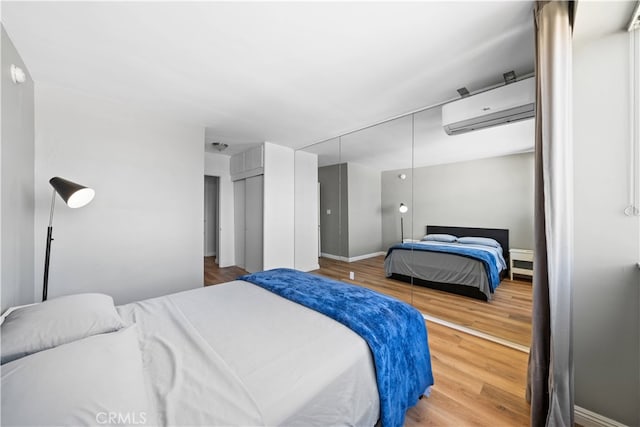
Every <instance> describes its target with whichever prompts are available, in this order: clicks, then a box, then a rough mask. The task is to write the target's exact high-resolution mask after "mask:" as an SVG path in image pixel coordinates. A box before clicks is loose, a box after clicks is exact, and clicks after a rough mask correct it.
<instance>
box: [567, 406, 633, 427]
mask: <svg viewBox="0 0 640 427" xmlns="http://www.w3.org/2000/svg"><path fill="white" fill-rule="evenodd" d="M573 417H574V421H575V423H576V424H580V425H581V426H583V427H627V426H626V425H625V424H622V423H619V422H617V421H616V420H612V419H611V418H607V417H605V416H604V415H600V414H596V413H595V412H591V411H590V410H588V409H584V408H582V407H580V406H578V405H575V406H574V409H573Z"/></svg>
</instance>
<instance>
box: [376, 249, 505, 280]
mask: <svg viewBox="0 0 640 427" xmlns="http://www.w3.org/2000/svg"><path fill="white" fill-rule="evenodd" d="M395 249H406V250H412V249H413V250H416V251H427V252H444V253H448V254H456V255H461V256H465V257H468V258H473V259H477V260H478V261H482V263H483V264H484V268H485V270H486V271H487V276H488V277H489V285H490V286H491V292H494V291H495V290H496V288H497V287H498V285H499V284H500V271H499V270H498V266H496V262H495V260H494V259H493V255H492V254H491V253H489V252H486V251H483V250H480V249H476V248H470V247H468V246H465V245H460V246H453V245H451V246H449V245H447V246H445V245H442V246H440V245H425V244H424V243H398V244H396V245H393V246H391V247H390V248H389V250H388V251H387V257H388V256H389V255H390V254H391V252H393V251H394V250H395ZM385 258H386V257H385Z"/></svg>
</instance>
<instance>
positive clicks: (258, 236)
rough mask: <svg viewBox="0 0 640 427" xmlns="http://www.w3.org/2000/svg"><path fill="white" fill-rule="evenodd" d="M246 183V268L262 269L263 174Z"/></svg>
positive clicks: (250, 271)
mask: <svg viewBox="0 0 640 427" xmlns="http://www.w3.org/2000/svg"><path fill="white" fill-rule="evenodd" d="M245 181H246V183H245V206H244V208H245V244H244V252H245V267H244V268H245V270H247V271H248V272H249V273H255V272H256V271H262V268H263V267H262V266H263V256H262V255H263V254H262V245H263V235H262V232H263V214H262V210H263V185H264V184H263V175H258V176H253V177H251V178H247V179H246V180H245Z"/></svg>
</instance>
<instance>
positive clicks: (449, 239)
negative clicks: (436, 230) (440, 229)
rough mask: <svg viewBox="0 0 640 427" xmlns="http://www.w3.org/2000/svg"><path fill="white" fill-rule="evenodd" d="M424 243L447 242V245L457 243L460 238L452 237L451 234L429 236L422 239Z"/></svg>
mask: <svg viewBox="0 0 640 427" xmlns="http://www.w3.org/2000/svg"><path fill="white" fill-rule="evenodd" d="M422 240H423V241H427V242H429V241H430V242H446V243H455V242H456V241H457V240H458V238H457V237H456V236H452V235H451V234H427V235H426V236H424V237H423V238H422Z"/></svg>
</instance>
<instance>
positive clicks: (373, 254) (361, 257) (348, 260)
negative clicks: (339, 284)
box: [320, 252, 386, 262]
mask: <svg viewBox="0 0 640 427" xmlns="http://www.w3.org/2000/svg"><path fill="white" fill-rule="evenodd" d="M385 254H386V252H373V253H370V254H364V255H358V256H354V257H351V258H348V257H344V256H339V255H333V254H328V253H325V252H321V253H320V256H321V257H323V258H329V259H334V260H336V261H343V262H355V261H362V260H363V259H367V258H373V257H377V256H380V255H385Z"/></svg>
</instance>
